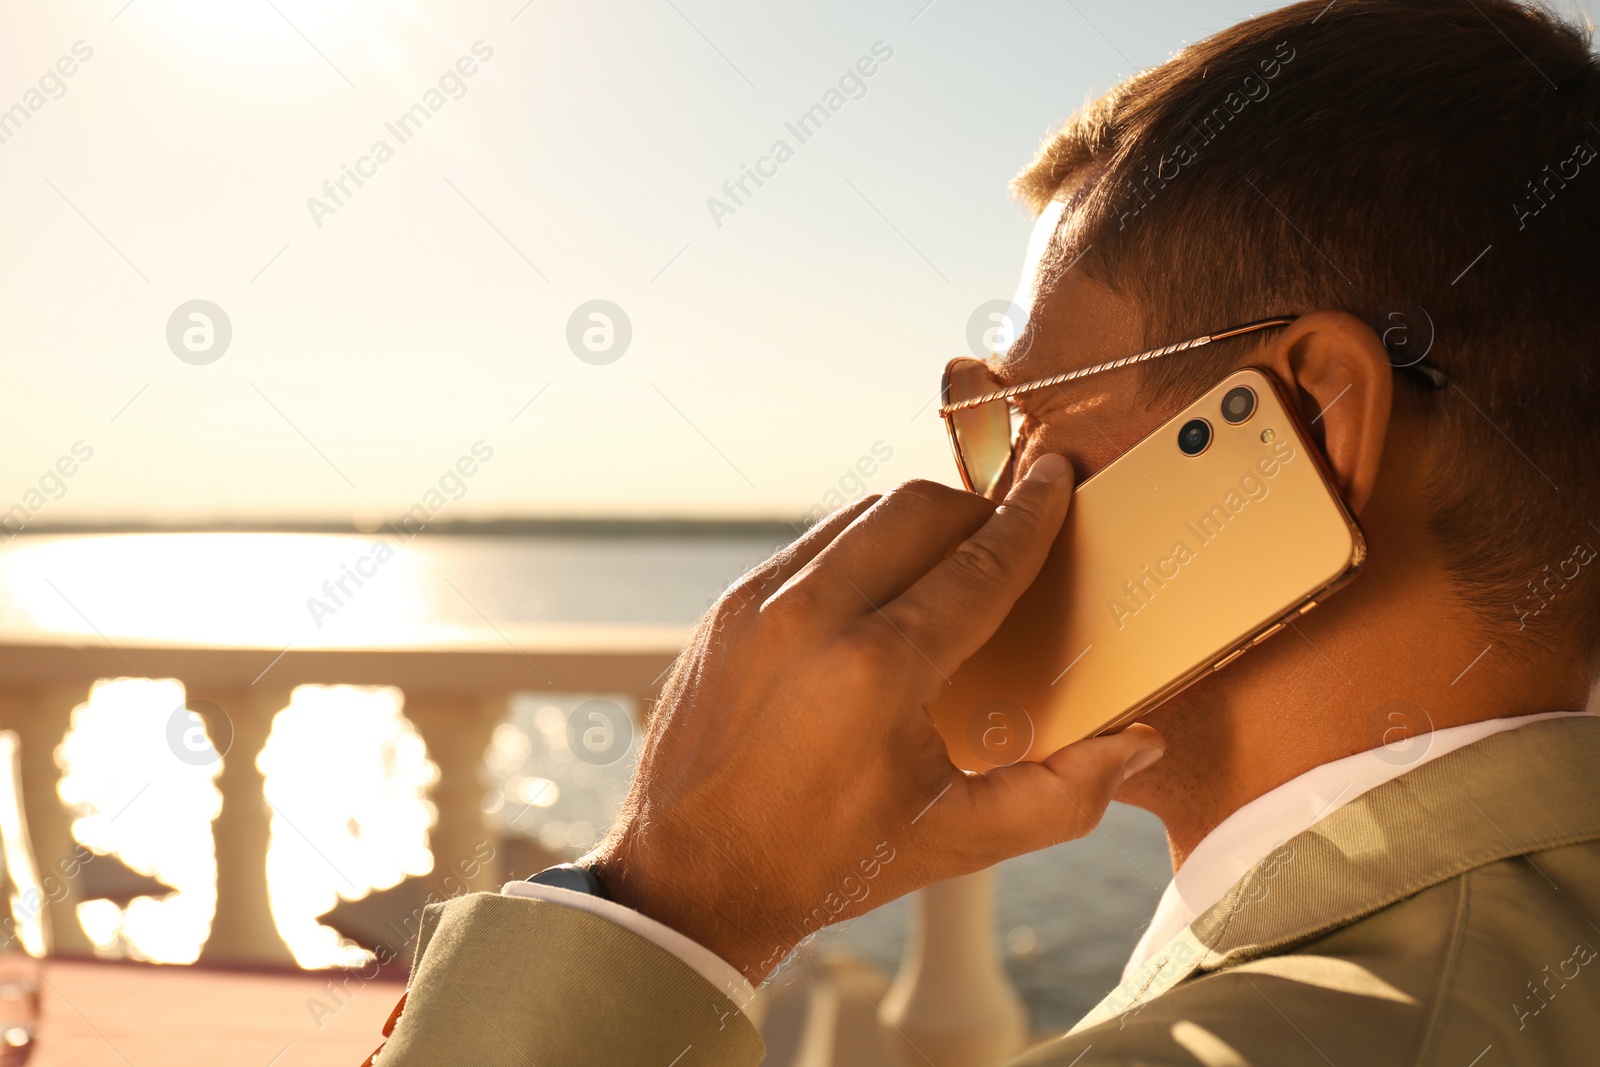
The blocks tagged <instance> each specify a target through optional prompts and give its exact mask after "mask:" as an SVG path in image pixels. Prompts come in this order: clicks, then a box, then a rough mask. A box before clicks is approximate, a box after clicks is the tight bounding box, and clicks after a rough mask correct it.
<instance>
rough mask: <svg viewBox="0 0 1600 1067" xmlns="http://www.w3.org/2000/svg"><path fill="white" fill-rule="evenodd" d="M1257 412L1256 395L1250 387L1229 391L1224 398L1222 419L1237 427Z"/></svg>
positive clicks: (1240, 387)
mask: <svg viewBox="0 0 1600 1067" xmlns="http://www.w3.org/2000/svg"><path fill="white" fill-rule="evenodd" d="M1255 410H1256V394H1255V393H1254V392H1253V391H1251V389H1250V388H1249V387H1248V386H1243V385H1241V386H1239V388H1237V389H1229V390H1228V394H1227V395H1226V396H1224V397H1223V398H1222V417H1223V418H1225V419H1227V420H1228V421H1229V422H1230V423H1232V424H1233V425H1235V426H1237V425H1239V424H1240V423H1241V422H1243V421H1245V420H1246V419H1248V418H1249V417H1250V416H1251V414H1252V413H1253V412H1254V411H1255Z"/></svg>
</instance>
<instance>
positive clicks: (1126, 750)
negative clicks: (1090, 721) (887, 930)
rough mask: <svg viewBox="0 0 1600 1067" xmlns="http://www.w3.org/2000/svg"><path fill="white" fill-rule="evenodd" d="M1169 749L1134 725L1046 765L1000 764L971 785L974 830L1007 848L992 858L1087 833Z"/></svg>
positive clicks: (1147, 729)
mask: <svg viewBox="0 0 1600 1067" xmlns="http://www.w3.org/2000/svg"><path fill="white" fill-rule="evenodd" d="M1165 752H1166V742H1165V740H1163V738H1162V737H1161V735H1160V734H1159V733H1157V732H1156V731H1155V730H1154V729H1153V728H1151V727H1149V726H1145V725H1144V724H1142V723H1136V724H1135V725H1133V726H1130V727H1128V728H1127V729H1125V730H1122V731H1119V732H1118V733H1114V734H1108V735H1106V736H1104V737H1091V738H1088V739H1086V740H1083V741H1079V742H1077V743H1075V744H1071V745H1068V746H1067V747H1066V748H1063V749H1061V750H1060V751H1058V752H1056V753H1054V754H1053V755H1051V756H1050V758H1048V759H1047V760H1045V761H1044V762H1043V763H1014V764H1012V765H1011V766H1009V767H999V768H996V769H995V770H992V771H990V772H989V773H987V774H985V775H983V776H982V777H981V778H979V779H977V780H976V781H974V782H973V787H974V792H975V793H976V794H977V795H976V796H975V797H974V800H975V801H976V803H974V804H973V805H972V808H971V809H970V810H971V813H972V816H973V820H974V822H975V823H977V824H978V825H976V826H973V827H971V830H973V831H974V832H975V833H977V834H981V835H983V836H985V837H988V838H989V840H990V841H991V842H992V844H993V845H994V846H995V847H996V848H997V849H998V850H1000V851H1001V852H1003V853H1004V854H1003V855H997V856H995V857H994V860H993V861H992V862H999V861H1000V860H1002V859H1008V858H1010V857H1011V856H1017V855H1021V854H1022V853H1024V852H1032V851H1033V850H1035V849H1040V848H1045V847H1047V846H1049V845H1054V844H1058V843H1060V842H1062V841H1071V840H1073V839H1074V838H1078V837H1082V836H1084V835H1085V834H1087V833H1089V832H1090V831H1092V830H1093V829H1094V828H1095V827H1096V826H1097V825H1099V823H1100V819H1101V817H1102V816H1103V815H1104V814H1105V811H1106V806H1107V805H1108V804H1110V803H1111V795H1112V794H1113V793H1115V792H1116V791H1117V787H1118V786H1120V785H1121V784H1122V783H1123V782H1124V781H1125V780H1127V779H1128V778H1131V777H1133V776H1134V775H1135V774H1138V773H1139V772H1140V771H1143V770H1145V769H1146V768H1148V767H1149V766H1150V765H1151V764H1153V763H1155V762H1156V761H1157V760H1159V759H1160V758H1161V757H1162V755H1164V754H1165Z"/></svg>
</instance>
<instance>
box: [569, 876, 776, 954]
mask: <svg viewBox="0 0 1600 1067" xmlns="http://www.w3.org/2000/svg"><path fill="white" fill-rule="evenodd" d="M579 863H580V864H581V865H583V866H585V867H587V868H588V869H589V870H590V871H592V872H593V873H594V875H595V877H596V878H597V879H598V880H599V882H600V884H601V885H602V886H604V888H605V893H606V895H607V897H608V898H609V899H610V900H612V901H613V902H615V903H617V904H620V905H622V906H623V907H626V908H631V909H632V910H634V911H636V912H638V913H639V914H641V915H644V916H646V917H647V918H650V919H654V920H655V921H656V922H658V923H661V924H662V925H663V926H667V927H670V928H671V929H673V930H676V931H677V932H678V933H680V934H682V935H684V936H685V937H687V938H689V939H690V940H692V941H694V942H696V943H697V944H700V945H702V946H704V947H705V948H707V949H709V950H710V951H712V952H714V953H716V955H717V956H718V957H720V958H721V959H722V960H723V961H725V962H726V963H727V964H728V965H729V966H731V967H733V968H734V969H735V970H737V971H738V972H739V973H740V974H741V975H743V976H744V978H745V980H746V981H748V982H749V983H750V984H751V985H753V986H755V985H760V984H761V981H762V979H764V978H765V977H766V976H767V974H768V972H770V971H771V970H772V969H773V968H774V967H775V966H777V964H778V963H779V962H780V961H781V960H782V959H783V957H784V956H786V955H788V954H789V952H790V950H792V949H793V947H794V944H795V942H794V941H792V940H788V939H786V938H784V937H781V936H770V935H768V936H764V935H763V934H762V933H759V932H756V931H754V930H751V929H747V928H746V926H745V925H744V924H741V923H739V922H737V921H736V920H735V919H734V917H733V916H731V915H729V914H727V913H726V912H727V909H726V908H725V907H724V908H719V907H718V906H716V904H715V903H714V902H715V901H716V900H717V899H718V894H717V893H716V891H715V889H714V888H713V887H712V886H710V885H706V884H695V883H694V882H693V881H692V880H691V881H688V882H685V881H684V880H682V879H679V878H670V877H665V876H664V875H665V872H664V871H662V870H661V869H660V868H659V866H658V865H656V864H654V863H649V862H640V860H639V858H638V857H637V856H633V855H631V854H628V855H623V854H621V852H620V850H617V851H610V852H606V853H600V854H594V855H590V856H586V857H584V858H583V859H581V860H580V861H579ZM750 925H751V926H754V925H760V924H750Z"/></svg>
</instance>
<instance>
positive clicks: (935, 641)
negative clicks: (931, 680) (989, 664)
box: [883, 453, 1072, 674]
mask: <svg viewBox="0 0 1600 1067" xmlns="http://www.w3.org/2000/svg"><path fill="white" fill-rule="evenodd" d="M1071 500H1072V468H1071V467H1070V466H1069V465H1068V464H1067V461H1066V460H1065V459H1064V458H1062V457H1061V456H1058V455H1055V454H1054V453H1051V454H1048V455H1044V456H1041V457H1039V459H1037V460H1036V461H1035V462H1034V464H1033V466H1032V467H1031V468H1029V470H1028V474H1027V476H1026V477H1025V478H1023V479H1022V480H1021V481H1020V482H1018V483H1017V484H1016V485H1014V486H1012V487H1011V492H1009V493H1007V494H1006V498H1005V500H1004V501H1003V502H1002V503H1001V505H1000V507H999V508H998V509H996V510H995V513H994V514H993V515H992V516H991V517H990V518H989V521H988V522H986V523H984V524H983V526H982V527H981V528H980V529H979V530H978V531H977V532H976V533H975V534H973V535H972V536H971V537H969V538H967V539H966V540H965V541H963V542H962V543H961V545H960V547H958V548H957V549H956V550H955V552H953V553H952V554H951V555H950V556H949V557H947V558H946V559H945V560H944V561H943V562H941V563H940V564H939V565H938V566H936V567H934V568H933V570H931V571H929V572H928V573H927V574H926V575H925V576H924V577H923V578H922V579H920V580H919V581H918V582H917V583H916V584H915V585H913V586H912V587H911V588H910V589H909V590H907V591H906V592H905V593H904V594H903V595H902V596H900V597H898V598H897V599H895V600H894V601H893V602H891V603H890V604H889V605H887V606H886V607H884V609H883V612H884V615H885V616H886V620H887V622H888V623H890V624H891V625H893V626H894V628H895V629H896V630H898V631H899V632H900V633H901V634H902V635H904V637H905V638H906V639H907V640H908V641H910V642H911V643H912V645H914V646H915V647H916V649H917V651H919V652H920V653H922V655H923V657H924V658H926V659H927V660H928V661H929V662H931V663H932V664H934V666H935V667H936V668H937V669H938V670H939V671H940V673H942V674H950V673H952V672H953V671H954V670H955V669H956V668H957V667H959V666H960V665H961V663H962V662H963V661H964V660H965V659H966V658H967V657H968V656H970V655H972V654H973V653H974V652H976V651H977V650H978V649H979V648H980V647H982V645H983V643H984V642H985V641H987V640H988V639H989V638H990V636H992V635H993V634H994V631H995V630H996V629H997V628H998V627H999V626H1000V623H1001V621H1003V620H1004V619H1005V617H1006V615H1007V613H1009V612H1010V610H1011V606H1012V605H1013V604H1014V603H1016V600H1017V598H1018V597H1020V596H1021V595H1022V593H1023V591H1024V590H1026V589H1027V588H1028V585H1029V584H1030V583H1031V582H1032V581H1033V579H1034V576H1035V575H1037V574H1038V573H1039V568H1040V567H1041V566H1043V565H1044V559H1045V556H1046V555H1047V554H1048V553H1049V551H1050V545H1051V544H1052V543H1053V542H1054V540H1055V537H1056V534H1057V532H1059V530H1060V529H1061V520H1062V519H1063V518H1065V517H1066V514H1067V507H1068V505H1069V504H1070V502H1071Z"/></svg>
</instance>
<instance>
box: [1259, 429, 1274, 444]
mask: <svg viewBox="0 0 1600 1067" xmlns="http://www.w3.org/2000/svg"><path fill="white" fill-rule="evenodd" d="M1276 436H1278V435H1277V434H1275V433H1273V432H1272V431H1271V430H1262V431H1261V443H1262V444H1266V443H1267V442H1268V441H1270V440H1272V439H1273V438H1274V437H1276Z"/></svg>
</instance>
